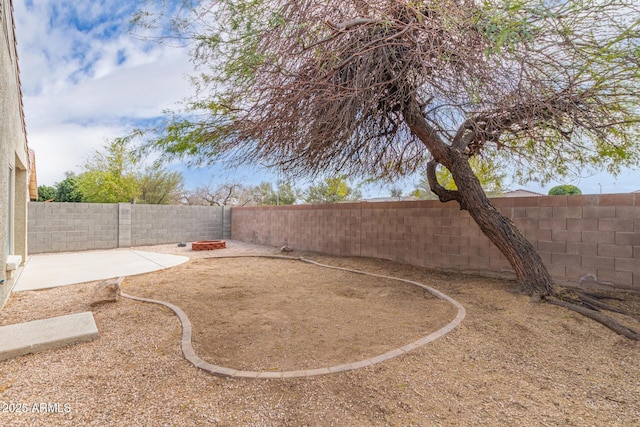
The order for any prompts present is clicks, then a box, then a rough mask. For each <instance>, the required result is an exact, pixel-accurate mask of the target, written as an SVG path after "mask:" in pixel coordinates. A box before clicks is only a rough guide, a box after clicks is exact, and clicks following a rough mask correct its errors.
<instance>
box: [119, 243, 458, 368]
mask: <svg viewBox="0 0 640 427" xmlns="http://www.w3.org/2000/svg"><path fill="white" fill-rule="evenodd" d="M215 258H220V259H224V258H273V259H285V260H292V261H302V262H306V263H309V264H313V265H316V266H319V267H323V268H331V269H334V270H342V271H347V272H350V273H355V274H365V275H368V276H372V277H379V278H383V279H390V280H397V281H399V282H404V283H407V284H410V285H415V286H418V287H420V288H423V289H425V290H427V291H428V292H430V293H431V294H433V295H434V296H435V297H437V298H439V299H442V300H445V301H448V302H450V303H451V304H452V305H453V306H454V307H456V309H457V311H458V312H457V314H456V317H455V318H454V319H453V320H452V321H451V322H449V323H448V324H447V325H445V326H443V327H442V328H440V329H438V330H437V331H435V332H432V333H431V334H429V335H427V336H425V337H422V338H420V339H419V340H416V341H413V342H412V343H409V344H407V345H404V346H402V347H399V348H396V349H394V350H390V351H388V352H386V353H383V354H380V355H378V356H374V357H371V358H368V359H364V360H360V361H357V362H351V363H344V364H342V365H336V366H329V367H323V368H317V369H307V370H298V371H279V372H271V371H242V370H237V369H233V368H226V367H223V366H218V365H213V364H211V363H208V362H206V361H204V360H202V359H201V358H200V357H198V355H197V354H196V353H195V351H194V349H193V346H192V345H191V334H192V328H191V322H190V321H189V318H188V317H187V315H186V314H185V312H184V311H182V309H181V308H180V307H178V306H176V305H173V304H171V303H168V302H165V301H159V300H153V299H148V298H142V297H137V296H134V295H129V294H127V293H125V292H121V295H122V296H123V297H125V298H129V299H132V300H136V301H142V302H148V303H153V304H159V305H163V306H165V307H168V308H169V309H171V310H172V311H173V312H174V313H175V314H176V315H177V316H178V318H179V319H180V323H181V324H182V338H181V342H180V348H181V349H182V354H183V355H184V358H185V359H187V361H189V362H190V363H191V364H193V365H194V366H195V367H197V368H199V369H202V370H203V371H205V372H208V373H210V374H212V375H216V376H220V377H227V378H270V379H280V378H300V377H311V376H316V375H327V374H334V373H338V372H347V371H353V370H355V369H360V368H365V367H367V366H372V365H375V364H376V363H380V362H384V361H386V360H389V359H393V358H395V357H398V356H401V355H403V354H405V353H408V352H410V351H411V350H415V349H416V348H419V347H422V346H424V345H426V344H428V343H430V342H431V341H434V340H436V339H438V338H440V337H442V336H444V335H446V334H448V333H449V332H451V331H452V330H453V329H455V328H456V327H457V326H458V325H459V324H460V323H461V322H462V320H463V319H464V318H465V316H466V310H465V308H464V307H463V306H462V304H460V303H459V302H458V301H456V300H455V299H453V298H451V297H450V296H448V295H446V294H444V293H443V292H440V291H438V290H436V289H434V288H432V287H430V286H427V285H425V284H422V283H419V282H414V281H412V280H406V279H400V278H398V277H393V276H384V275H381V274H375V273H368V272H366V271H360V270H354V269H350V268H343V267H335V266H331V265H325V264H321V263H318V262H315V261H311V260H309V259H306V258H303V257H289V256H278V255H234V256H214V257H208V258H204V259H215Z"/></svg>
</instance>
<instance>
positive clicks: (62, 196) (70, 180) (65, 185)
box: [55, 172, 85, 203]
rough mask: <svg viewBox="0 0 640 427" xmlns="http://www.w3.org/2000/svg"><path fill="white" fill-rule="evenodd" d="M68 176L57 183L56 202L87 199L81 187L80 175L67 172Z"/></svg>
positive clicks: (77, 201)
mask: <svg viewBox="0 0 640 427" xmlns="http://www.w3.org/2000/svg"><path fill="white" fill-rule="evenodd" d="M65 176H66V178H65V179H64V180H63V181H60V182H58V183H57V184H56V197H55V201H56V202H72V203H79V202H83V201H85V198H84V193H83V192H82V188H80V184H79V177H77V176H75V174H74V173H73V172H65Z"/></svg>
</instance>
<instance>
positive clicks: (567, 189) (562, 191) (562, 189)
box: [549, 185, 582, 196]
mask: <svg viewBox="0 0 640 427" xmlns="http://www.w3.org/2000/svg"><path fill="white" fill-rule="evenodd" d="M574 194H582V191H580V189H579V188H578V187H576V186H575V185H556V186H555V187H553V188H552V189H551V190H549V195H550V196H572V195H574Z"/></svg>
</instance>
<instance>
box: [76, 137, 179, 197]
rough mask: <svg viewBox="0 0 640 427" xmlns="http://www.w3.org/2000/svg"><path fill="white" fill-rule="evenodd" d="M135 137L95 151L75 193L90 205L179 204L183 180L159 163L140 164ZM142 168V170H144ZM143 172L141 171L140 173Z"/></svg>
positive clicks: (86, 164) (85, 166) (109, 143)
mask: <svg viewBox="0 0 640 427" xmlns="http://www.w3.org/2000/svg"><path fill="white" fill-rule="evenodd" d="M136 136H138V134H137V133H134V134H132V135H130V136H127V137H123V138H116V139H114V140H112V141H107V142H105V144H104V145H103V146H102V148H101V149H99V150H95V151H94V152H93V153H92V155H91V158H90V159H89V160H88V161H87V162H86V163H85V165H84V172H82V173H81V174H80V175H79V176H78V177H77V186H78V189H79V190H80V191H81V192H82V194H83V197H84V201H86V202H89V203H119V202H134V201H135V202H138V203H147V204H172V203H179V202H180V197H181V194H182V185H183V177H182V174H181V173H180V172H174V171H169V170H167V169H165V168H164V167H163V166H162V164H161V163H159V162H156V163H153V164H151V165H148V166H146V167H145V166H144V165H142V164H141V160H140V158H139V157H138V155H137V153H136V150H135V148H134V147H133V146H132V139H133V138H134V137H136ZM143 168H144V169H143ZM141 169H143V170H142V171H140V170H141Z"/></svg>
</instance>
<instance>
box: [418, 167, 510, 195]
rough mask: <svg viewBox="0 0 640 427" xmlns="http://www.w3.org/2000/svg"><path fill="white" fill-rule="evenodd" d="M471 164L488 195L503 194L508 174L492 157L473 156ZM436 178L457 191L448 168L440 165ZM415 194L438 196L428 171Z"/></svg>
mask: <svg viewBox="0 0 640 427" xmlns="http://www.w3.org/2000/svg"><path fill="white" fill-rule="evenodd" d="M469 165H470V166H471V169H472V170H473V173H475V175H476V177H477V178H478V181H480V185H481V186H482V188H483V190H484V191H485V192H486V193H487V196H489V197H498V196H500V195H502V193H503V192H504V180H505V178H506V176H507V174H506V173H505V172H502V171H500V168H499V167H498V165H496V163H495V162H494V161H493V160H492V159H479V158H478V157H472V158H471V159H469ZM436 178H437V180H438V183H439V184H440V185H441V186H442V187H444V188H445V189H446V190H450V191H456V190H457V189H458V186H457V185H456V182H455V180H454V179H453V176H452V175H451V172H449V170H448V169H446V168H443V167H439V168H438V169H437V170H436ZM413 194H414V196H416V197H418V198H420V199H436V198H437V195H436V194H435V193H434V192H433V191H431V185H430V184H429V177H428V174H427V173H426V171H425V173H424V174H423V175H422V177H421V178H420V180H419V181H418V184H417V185H416V189H415V190H414V192H413Z"/></svg>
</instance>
